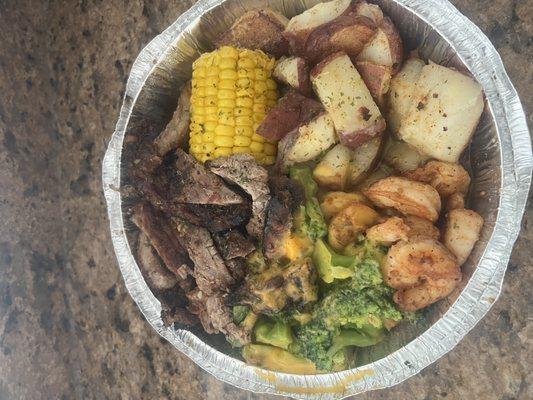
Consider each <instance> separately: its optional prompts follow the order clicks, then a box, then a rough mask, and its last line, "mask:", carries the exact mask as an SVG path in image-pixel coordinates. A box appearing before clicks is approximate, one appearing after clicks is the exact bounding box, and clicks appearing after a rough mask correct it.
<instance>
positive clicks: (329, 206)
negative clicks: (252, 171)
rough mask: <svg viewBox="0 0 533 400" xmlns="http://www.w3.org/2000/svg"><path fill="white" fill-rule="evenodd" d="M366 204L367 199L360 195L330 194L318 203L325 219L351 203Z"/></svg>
mask: <svg viewBox="0 0 533 400" xmlns="http://www.w3.org/2000/svg"><path fill="white" fill-rule="evenodd" d="M367 202H368V199H367V198H366V197H365V196H364V195H363V194H362V193H357V192H352V193H347V192H330V193H328V194H327V195H326V196H325V197H324V200H323V201H322V203H320V208H321V209H322V212H323V213H324V216H325V217H326V219H330V218H332V217H334V216H335V215H337V214H338V213H339V212H341V211H342V210H344V209H345V208H346V207H348V206H349V205H351V204H353V203H363V204H366V203H367Z"/></svg>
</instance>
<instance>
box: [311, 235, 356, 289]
mask: <svg viewBox="0 0 533 400" xmlns="http://www.w3.org/2000/svg"><path fill="white" fill-rule="evenodd" d="M356 262H357V258H356V257H354V256H343V255H340V254H337V253H335V251H333V249H331V248H330V247H329V246H328V245H327V244H326V243H324V241H323V240H322V239H318V240H317V241H316V243H315V248H314V251H313V263H314V265H315V268H316V269H317V271H318V274H319V275H320V278H322V280H323V281H324V282H326V283H332V282H333V280H334V279H347V278H351V277H352V276H354V274H355V273H354V269H353V267H354V266H355V264H356Z"/></svg>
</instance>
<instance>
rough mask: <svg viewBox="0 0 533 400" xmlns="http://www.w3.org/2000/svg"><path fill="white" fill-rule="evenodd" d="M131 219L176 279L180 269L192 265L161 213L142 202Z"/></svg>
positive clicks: (172, 229) (134, 210) (172, 228)
mask: <svg viewBox="0 0 533 400" xmlns="http://www.w3.org/2000/svg"><path fill="white" fill-rule="evenodd" d="M131 219H132V221H133V222H134V223H135V225H137V226H138V227H139V229H140V230H141V231H142V232H143V233H144V234H145V235H146V236H147V237H148V238H149V240H150V243H151V245H152V246H153V247H154V249H155V250H156V251H157V254H159V257H161V259H162V260H163V263H164V264H165V266H166V267H167V268H168V269H169V270H170V271H171V272H172V273H174V274H175V275H176V276H177V277H180V273H179V271H180V268H182V267H183V266H185V267H188V266H190V265H192V263H191V260H190V259H189V257H188V255H187V251H186V250H185V248H184V247H183V246H182V245H181V243H180V240H179V238H178V236H177V235H176V231H175V229H174V227H173V226H172V224H171V223H170V222H169V220H168V218H166V217H165V216H164V215H163V214H162V213H161V212H159V211H156V210H154V208H153V207H152V206H150V204H148V203H146V202H142V203H139V204H137V205H136V206H135V207H134V209H133V215H132V218H131Z"/></svg>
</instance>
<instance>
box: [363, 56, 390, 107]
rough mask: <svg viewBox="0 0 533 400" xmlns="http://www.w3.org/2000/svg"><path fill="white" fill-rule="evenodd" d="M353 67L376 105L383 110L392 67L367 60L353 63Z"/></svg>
mask: <svg viewBox="0 0 533 400" xmlns="http://www.w3.org/2000/svg"><path fill="white" fill-rule="evenodd" d="M355 67H356V68H357V71H358V72H359V74H360V75H361V78H363V81H364V82H365V85H366V87H367V88H368V90H369V91H370V94H371V95H372V97H373V98H374V100H375V101H376V103H377V105H378V106H379V107H380V109H381V110H384V109H385V106H386V100H387V93H388V92H389V89H390V82H391V78H392V68H391V67H388V66H386V65H378V64H373V63H371V62H369V61H358V62H356V63H355Z"/></svg>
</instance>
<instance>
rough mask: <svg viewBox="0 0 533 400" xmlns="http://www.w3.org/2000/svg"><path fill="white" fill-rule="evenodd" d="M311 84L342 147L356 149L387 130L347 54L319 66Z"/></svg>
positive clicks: (329, 59)
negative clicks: (333, 125)
mask: <svg viewBox="0 0 533 400" xmlns="http://www.w3.org/2000/svg"><path fill="white" fill-rule="evenodd" d="M311 82H312V83H313V87H314V90H315V92H316V93H317V95H318V97H319V98H320V100H321V101H322V104H323V105H324V107H325V108H326V110H327V111H328V113H329V115H330V116H331V119H332V120H333V122H334V124H335V129H336V130H337V134H338V136H339V140H340V142H341V143H342V144H343V145H345V146H347V147H349V148H352V149H355V148H357V147H358V146H360V145H361V144H363V143H365V142H367V141H369V140H370V139H372V138H374V137H376V136H378V135H379V134H381V132H383V131H384V130H385V120H384V119H383V117H382V115H381V112H380V111H379V108H378V106H377V105H376V103H375V102H374V100H373V99H372V96H371V94H370V92H369V90H368V88H367V87H366V85H365V83H364V81H363V79H362V78H361V75H359V73H358V72H357V69H356V68H355V67H354V65H353V64H352V62H351V60H350V57H348V56H347V55H346V53H336V54H334V55H331V56H330V57H328V58H326V59H325V60H324V61H322V62H321V63H320V64H318V65H317V66H316V67H315V68H314V69H313V71H312V72H311Z"/></svg>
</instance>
